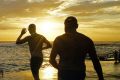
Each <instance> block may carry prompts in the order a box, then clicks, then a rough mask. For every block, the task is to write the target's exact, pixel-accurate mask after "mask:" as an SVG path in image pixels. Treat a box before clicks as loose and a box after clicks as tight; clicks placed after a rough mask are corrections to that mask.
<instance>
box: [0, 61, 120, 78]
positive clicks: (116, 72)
mask: <svg viewBox="0 0 120 80" xmlns="http://www.w3.org/2000/svg"><path fill="white" fill-rule="evenodd" d="M101 65H102V68H103V73H104V77H105V80H120V64H116V65H115V64H114V61H101ZM86 69H87V71H86V74H87V76H86V80H98V77H97V74H96V72H95V70H94V68H93V65H92V62H91V61H90V60H87V61H86ZM40 78H41V80H57V70H56V69H54V68H52V67H51V66H48V67H46V68H43V69H41V70H40ZM0 80H33V77H32V74H31V72H30V70H27V71H19V72H4V77H3V78H2V77H0Z"/></svg>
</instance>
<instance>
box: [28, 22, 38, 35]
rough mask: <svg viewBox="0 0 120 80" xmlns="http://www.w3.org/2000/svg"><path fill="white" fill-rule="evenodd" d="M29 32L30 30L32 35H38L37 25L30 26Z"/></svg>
mask: <svg viewBox="0 0 120 80" xmlns="http://www.w3.org/2000/svg"><path fill="white" fill-rule="evenodd" d="M28 30H29V32H30V34H33V33H36V25H35V24H30V25H29V27H28Z"/></svg>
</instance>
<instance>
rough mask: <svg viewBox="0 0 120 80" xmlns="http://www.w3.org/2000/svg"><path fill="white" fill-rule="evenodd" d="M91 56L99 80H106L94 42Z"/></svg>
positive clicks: (90, 52) (91, 45)
mask: <svg viewBox="0 0 120 80" xmlns="http://www.w3.org/2000/svg"><path fill="white" fill-rule="evenodd" d="M89 56H90V57H91V59H92V62H93V65H94V69H95V70H96V72H97V74H98V77H99V80H104V77H103V71H102V67H101V64H100V61H99V59H98V57H97V54H96V50H95V46H94V44H93V42H92V41H91V43H90V49H89Z"/></svg>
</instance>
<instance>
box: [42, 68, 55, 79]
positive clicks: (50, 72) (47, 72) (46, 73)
mask: <svg viewBox="0 0 120 80" xmlns="http://www.w3.org/2000/svg"><path fill="white" fill-rule="evenodd" d="M56 74H57V70H56V69H54V68H53V67H51V66H48V67H46V68H44V70H43V78H44V79H49V80H53V79H55V78H56Z"/></svg>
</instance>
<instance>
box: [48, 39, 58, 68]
mask: <svg viewBox="0 0 120 80" xmlns="http://www.w3.org/2000/svg"><path fill="white" fill-rule="evenodd" d="M57 48H58V47H57V42H56V40H55V41H54V43H53V48H52V51H51V54H50V60H49V62H50V64H51V65H52V66H53V67H54V68H56V69H58V63H57V61H56V56H57V53H58V51H57Z"/></svg>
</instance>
